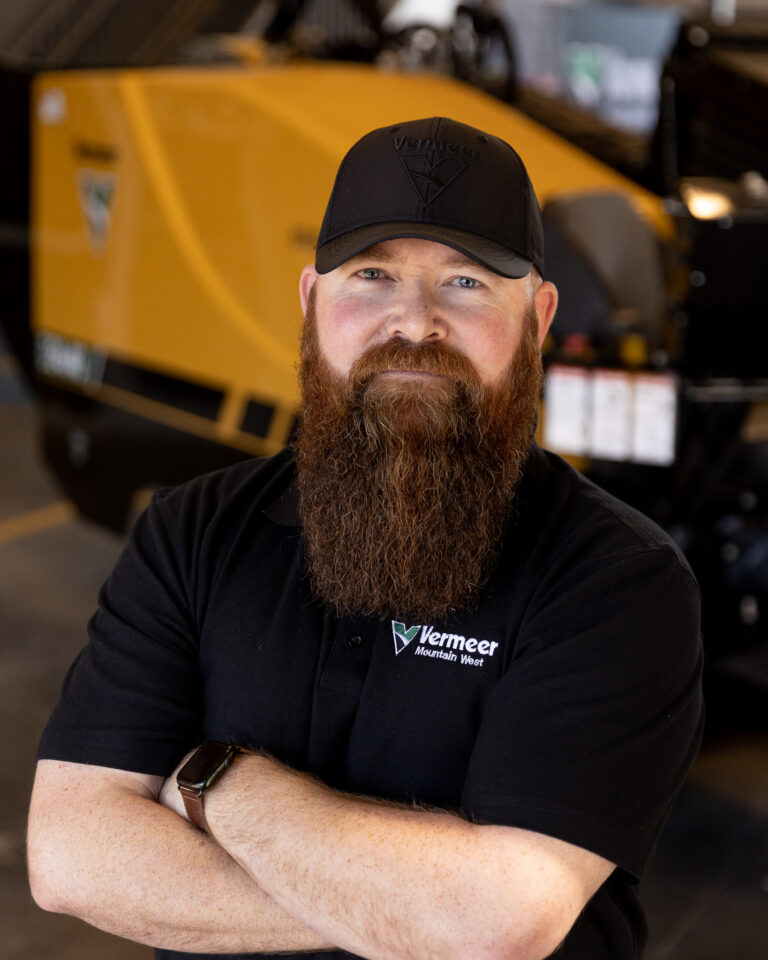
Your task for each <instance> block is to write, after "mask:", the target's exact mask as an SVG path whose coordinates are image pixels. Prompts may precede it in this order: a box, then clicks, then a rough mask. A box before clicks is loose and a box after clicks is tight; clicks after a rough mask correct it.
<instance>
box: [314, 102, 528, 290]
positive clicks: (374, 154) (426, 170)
mask: <svg viewBox="0 0 768 960" xmlns="http://www.w3.org/2000/svg"><path fill="white" fill-rule="evenodd" d="M397 237H420V238H423V239H425V240H437V241H438V242H439V243H445V244H447V245H448V246H449V247H453V248H454V249H456V250H459V251H460V252H461V253H463V254H465V256H468V257H470V258H471V259H472V260H476V261H477V262H478V263H481V264H483V265H484V266H486V267H488V268H489V269H491V270H493V271H494V272H496V273H499V274H501V275H502V276H503V277H511V278H519V277H525V276H527V275H528V273H529V272H530V270H531V266H534V267H536V269H537V270H538V271H539V273H543V267H544V231H543V229H542V225H541V211H540V210H539V204H538V201H537V200H536V194H535V193H534V192H533V187H532V185H531V181H530V179H529V177H528V173H527V172H526V169H525V166H524V164H523V161H522V160H521V159H520V157H519V156H518V154H517V153H516V152H515V151H514V150H513V149H512V147H510V145H509V144H508V143H506V142H505V141H504V140H501V139H500V138H499V137H495V136H493V135H492V134H490V133H483V131H482V130H477V129H476V128H475V127H470V126H468V125H467V124H464V123H458V122H457V121H456V120H450V119H448V118H446V117H430V118H428V119H426V120H409V121H407V122H405V123H398V124H393V125H392V126H388V127H381V128H380V129H378V130H373V131H372V132H371V133H368V134H366V135H365V136H364V137H363V138H362V139H361V140H358V141H357V143H356V144H355V145H354V146H353V147H352V148H351V149H350V151H349V152H348V153H347V155H346V156H345V157H344V159H343V160H342V162H341V166H340V167H339V171H338V173H337V174H336V182H335V183H334V186H333V191H332V192H331V198H330V200H329V201H328V207H327V208H326V211H325V217H324V218H323V224H322V226H321V228H320V234H319V236H318V238H317V247H316V251H315V269H316V270H317V272H318V273H328V272H329V271H331V270H335V269H336V267H338V266H340V265H341V264H342V263H344V262H345V261H346V260H349V258H350V257H353V256H355V254H357V253H360V252H361V251H363V250H365V249H366V248H367V247H370V246H372V245H373V244H375V243H380V242H381V241H383V240H394V239H395V238H397Z"/></svg>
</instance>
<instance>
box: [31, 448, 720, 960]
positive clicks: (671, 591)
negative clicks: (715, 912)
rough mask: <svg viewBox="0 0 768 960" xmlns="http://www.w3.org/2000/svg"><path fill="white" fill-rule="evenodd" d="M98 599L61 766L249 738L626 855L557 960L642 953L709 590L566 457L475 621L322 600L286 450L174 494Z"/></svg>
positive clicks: (307, 762)
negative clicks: (349, 613) (393, 613)
mask: <svg viewBox="0 0 768 960" xmlns="http://www.w3.org/2000/svg"><path fill="white" fill-rule="evenodd" d="M99 599H100V603H99V609H98V612H97V613H96V614H95V615H94V617H93V619H92V620H91V623H90V626H89V630H90V642H89V644H88V645H87V647H86V648H85V649H84V651H83V652H82V653H81V654H80V656H79V657H78V659H77V660H76V661H75V663H74V665H73V666H72V668H71V670H70V672H69V674H68V676H67V678H66V681H65V684H64V688H63V692H62V696H61V700H60V701H59V703H58V705H57V706H56V708H55V710H54V713H53V715H52V717H51V720H50V721H49V724H48V726H47V728H46V730H45V732H44V734H43V738H42V742H41V745H40V749H39V756H40V757H47V758H55V759H60V760H69V761H75V762H81V763H92V764H99V765H103V766H108V767H117V768H120V769H126V770H134V771H140V772H143V773H149V774H159V775H163V776H165V775H168V774H169V773H170V772H171V771H172V769H173V768H174V766H175V765H176V763H177V762H178V760H179V759H180V758H181V756H182V755H183V754H184V753H185V752H186V751H187V750H188V749H190V748H191V747H192V746H194V745H196V744H197V743H199V742H200V741H202V740H205V739H218V740H225V741H226V740H229V741H234V742H239V743H251V744H255V745H258V746H261V747H264V748H265V749H267V750H268V751H269V752H271V753H272V754H273V755H275V756H276V757H278V758H279V759H281V760H283V761H284V762H285V763H287V764H289V765H291V766H293V767H296V768H298V769H301V770H307V771H311V772H313V773H315V774H317V775H318V776H320V777H321V778H322V779H323V780H324V781H325V782H326V783H328V784H329V785H331V786H333V787H337V788H339V789H343V790H346V791H350V792H353V793H360V794H366V795H370V796H376V797H383V798H388V799H391V800H396V801H405V802H411V801H414V800H416V801H419V802H422V803H427V804H433V805H437V806H442V807H445V808H447V809H451V810H460V811H463V813H464V814H466V815H467V816H469V817H471V818H473V819H476V820H478V821H484V822H490V823H495V824H507V825H513V826H517V827H524V828H527V829H531V830H536V831H539V832H542V833H546V834H551V835H553V836H556V837H559V838H561V839H563V840H567V841H569V842H571V843H575V844H578V845H579V846H581V847H585V848H586V849H589V850H592V851H594V852H595V853H598V854H600V855H601V856H603V857H605V858H607V859H608V860H611V861H613V862H615V863H617V864H618V865H619V869H618V870H616V871H615V872H614V874H613V876H612V877H611V878H610V879H609V880H608V882H607V883H606V884H605V885H604V886H603V887H602V888H601V890H600V891H599V892H598V893H597V895H596V896H595V897H594V898H593V900H592V901H591V903H590V904H589V906H588V907H587V909H586V910H585V912H584V913H583V915H582V916H581V917H580V919H579V920H578V921H577V922H576V925H575V926H574V928H573V930H572V931H571V933H570V935H569V936H568V938H567V940H566V942H565V945H564V946H563V947H562V949H561V950H560V952H559V953H558V957H559V958H562V960H576V958H578V960H600V958H605V960H608V958H610V960H624V958H637V957H640V956H641V953H642V947H643V944H644V942H645V924H644V920H643V917H642V913H641V911H640V909H639V907H638V905H637V901H636V897H635V890H634V887H635V883H636V880H637V879H638V878H639V876H640V874H641V873H642V871H643V868H644V866H645V864H646V861H647V859H648V857H649V855H650V853H651V850H652V848H653V845H654V843H655V841H656V838H657V836H658V833H659V831H660V828H661V825H662V823H663V820H664V818H665V816H666V813H667V811H668V809H669V807H670V804H671V802H672V799H673V798H674V796H675V794H676V793H677V791H678V789H679V787H680V785H681V783H682V780H683V778H684V776H685V774H686V772H687V770H688V768H689V766H690V764H691V762H692V760H693V757H694V755H695V752H696V749H697V746H698V741H699V738H700V732H701V713H702V708H701V699H700V689H699V678H700V669H701V650H700V641H699V622H698V610H699V596H698V589H697V586H696V583H695V581H694V579H693V576H692V574H691V572H690V570H689V568H688V566H687V564H686V563H685V560H684V559H683V557H682V556H681V554H680V553H679V551H678V550H677V548H676V547H675V546H674V544H673V543H672V542H671V541H670V540H669V539H668V538H667V537H666V535H665V534H663V533H662V532H661V531H660V530H659V529H658V528H657V527H655V526H654V525H653V524H652V523H651V522H650V521H649V520H648V519H646V518H645V517H643V516H641V515H640V514H638V513H637V512H636V511H634V510H632V509H631V508H629V507H627V506H626V505H624V504H622V503H620V502H618V501H617V500H615V499H614V498H612V497H610V496H608V495H607V494H606V493H604V492H603V491H601V490H599V489H598V488H597V487H595V486H594V485H593V484H591V483H590V482H589V481H587V480H586V479H585V478H584V477H582V476H581V475H579V474H578V473H576V472H575V471H574V470H572V469H571V468H570V467H569V466H568V465H567V464H566V463H565V462H564V461H562V460H561V459H559V458H558V457H556V456H554V455H552V454H549V453H546V452H544V451H541V450H539V449H538V448H536V449H534V451H533V453H532V455H531V457H530V458H529V461H528V463H527V466H526V470H525V477H524V480H523V483H522V485H521V488H520V491H519V494H518V497H517V503H516V515H515V520H514V522H513V523H512V524H511V526H510V529H509V532H508V534H507V536H506V538H505V543H504V548H503V552H502V555H501V559H500V561H499V563H498V567H497V569H496V571H495V573H494V575H493V577H492V579H491V581H490V583H489V585H488V587H487V588H486V590H485V592H484V594H483V596H482V598H481V601H480V603H479V605H478V607H477V609H475V610H472V611H468V612H463V613H460V614H456V615H455V616H451V617H450V618H449V619H448V620H446V621H445V622H431V623H412V622H410V621H409V620H407V619H403V620H386V621H381V620H379V619H377V618H373V617H342V618H339V617H337V616H335V615H334V614H333V612H332V611H331V610H329V609H327V608H326V607H324V606H323V605H322V604H320V603H318V602H316V601H314V600H313V599H312V597H311V596H310V593H309V591H308V586H307V580H306V576H305V572H304V567H303V557H302V542H301V539H300V536H299V531H298V527H297V504H296V488H295V483H294V467H293V460H292V457H291V454H290V452H289V451H284V452H283V453H281V454H279V455H278V456H276V457H273V458H271V459H269V460H260V461H249V462H246V463H242V464H238V465H236V466H234V467H231V468H229V469H227V470H223V471H219V472H217V473H213V474H208V475H206V476H204V477H201V478H199V479H196V480H193V481H192V482H190V483H187V484H185V485H183V486H181V487H178V488H176V489H174V490H169V491H163V492H161V493H159V494H158V495H157V496H156V497H155V498H154V500H153V502H152V504H151V506H150V507H149V508H148V510H147V511H146V513H145V514H144V515H143V516H142V518H141V519H140V520H139V522H138V523H137V525H136V529H135V531H134V533H133V535H132V537H131V540H130V542H129V543H128V545H127V547H126V549H125V551H124V553H123V555H122V556H121V558H120V559H119V561H118V563H117V565H116V567H115V570H114V572H113V573H112V575H111V577H110V578H109V580H108V581H107V582H106V584H105V585H104V587H103V589H102V591H101V594H100V598H99ZM190 956H191V955H190V954H188V953H184V954H182V953H178V954H176V953H172V952H169V951H158V957H160V958H171V957H178V958H179V960H181V958H182V957H184V958H189V957H190ZM282 956H285V955H282ZM326 956H328V957H330V958H333V957H342V956H348V955H346V954H343V953H342V952H341V951H338V952H331V953H329V954H326Z"/></svg>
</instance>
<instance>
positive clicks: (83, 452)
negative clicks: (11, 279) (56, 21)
mask: <svg viewBox="0 0 768 960" xmlns="http://www.w3.org/2000/svg"><path fill="white" fill-rule="evenodd" d="M31 99H32V124H33V127H32V145H33V172H32V198H33V206H32V238H33V243H32V257H31V262H32V310H31V326H32V331H33V335H34V366H35V375H36V377H37V378H38V380H40V381H42V382H45V383H46V384H48V385H49V387H50V388H52V389H53V390H54V391H55V393H56V395H57V402H56V403H53V404H49V406H50V407H51V408H52V410H53V412H52V413H51V414H50V416H49V419H48V427H49V429H48V455H49V458H50V459H51V460H52V462H53V464H54V467H55V468H56V467H57V466H58V468H59V469H58V472H59V473H60V474H63V475H64V477H63V479H64V482H65V485H66V487H67V488H68V490H69V492H70V495H72V496H73V497H74V498H75V499H76V501H77V502H78V504H79V505H80V508H81V509H82V510H83V511H84V512H86V513H88V514H90V515H95V516H97V517H98V519H102V520H107V521H108V522H111V523H112V524H113V525H119V522H120V521H121V520H122V518H123V517H124V514H125V504H123V505H122V506H120V505H119V504H118V503H117V501H118V500H123V501H124V500H125V494H126V493H127V492H128V489H127V488H128V487H131V488H133V487H138V486H148V485H156V484H160V483H167V482H175V481H177V480H179V479H182V478H183V475H184V474H185V473H186V474H189V473H196V472H201V471H203V470H205V469H208V468H209V467H211V466H216V465H218V464H219V463H222V462H227V461H228V459H230V458H232V457H234V456H240V455H242V454H270V453H274V452H275V451H277V450H278V449H279V448H280V447H282V446H283V445H284V443H285V442H286V439H287V438H288V436H289V433H290V430H291V427H292V425H293V421H294V414H295V410H296V405H297V387H296V375H295V364H296V359H297V352H298V337H299V330H300V320H301V316H300V311H299V306H298V294H297V289H298V287H297V284H298V276H299V272H300V270H301V268H302V266H303V265H304V264H306V263H308V262H310V261H311V260H312V259H313V244H314V240H315V237H316V235H317V231H318V229H319V225H320V221H321V219H322V214H323V209H324V206H325V202H326V200H327V197H328V195H329V192H330V189H331V186H332V182H333V177H334V174H335V171H336V168H337V166H338V163H339V161H340V158H341V157H342V155H343V154H344V153H345V151H346V150H347V149H348V147H349V146H350V145H351V143H353V142H354V141H355V140H356V139H357V138H358V137H360V136H361V135H362V134H364V133H365V132H367V131H368V130H370V129H372V128H374V127H377V126H382V125H385V124H387V123H392V122H396V121H398V120H403V119H406V118H415V117H419V116H433V115H446V116H451V117H453V118H455V119H457V120H461V121H464V122H468V123H472V124H473V125H476V126H478V127H480V128H482V129H486V130H488V131H491V132H493V133H496V134H498V135H499V136H501V137H503V138H504V139H506V140H507V141H509V142H510V143H512V144H513V145H515V146H516V148H517V149H518V150H519V151H520V152H521V154H522V155H523V157H524V159H525V161H526V164H527V165H528V168H529V170H530V172H531V176H532V179H533V182H534V186H535V188H536V191H537V194H538V196H539V199H540V201H541V202H542V203H545V202H546V201H548V200H550V199H551V198H553V197H554V196H556V195H557V194H558V193H562V192H564V191H565V192H568V193H571V192H574V191H575V192H582V191H594V190H618V191H620V192H622V193H623V194H625V195H626V196H629V197H630V198H631V201H632V204H633V206H635V207H636V209H637V210H638V211H640V212H641V214H642V216H643V217H645V218H646V219H647V220H648V221H650V222H652V223H653V224H654V228H655V229H656V230H657V231H663V230H664V229H665V215H664V213H663V211H662V207H661V202H660V200H659V199H658V198H656V197H654V196H652V195H651V194H648V193H646V192H644V191H642V190H641V189H640V188H639V187H637V186H635V185H633V184H631V183H629V181H627V180H625V179H623V178H622V177H620V176H619V175H618V174H617V173H615V172H614V171H612V170H611V169H609V168H608V167H606V166H604V165H602V164H600V163H598V162H597V161H595V160H593V159H591V158H589V157H588V156H587V155H586V154H584V153H583V152H581V151H579V150H577V149H576V148H574V147H571V146H569V145H568V144H567V143H565V142H564V141H563V140H562V139H560V138H559V137H557V136H555V135H553V134H551V133H550V132H548V131H547V130H545V129H544V128H542V127H541V126H539V125H537V124H536V123H535V122H534V121H532V120H530V119H529V118H527V117H525V116H524V115H522V114H521V113H519V112H517V111H516V110H514V109H512V108H511V107H509V106H507V105H505V104H502V103H500V102H499V101H498V100H495V99H493V98H491V97H490V96H488V95H486V94H484V93H482V92H480V91H478V90H475V89H473V88H471V87H469V86H467V85H466V84H463V83H460V82H458V81H456V80H453V79H450V78H448V77H442V76H437V75H429V74H412V75H405V74H402V73H401V74H395V73H388V72H384V71H382V70H379V69H375V68H373V67H368V66H354V65H339V64H335V65H330V64H320V63H309V62H306V63H291V64H289V65H283V66H269V65H265V66H256V67H236V68H216V69H199V68H198V69H194V70H192V69H169V68H163V69H153V70H143V71H142V70H131V71H128V70H126V71H120V70H118V71H82V72H66V73H65V72H61V73H48V74H41V75H39V76H38V77H37V78H36V80H35V82H34V85H33V88H32V98H31ZM67 395H69V397H67ZM48 396H49V399H52V394H51V393H50V391H49V394H48ZM70 400H71V401H74V405H73V404H72V403H71V402H69V401H70ZM110 412H113V413H115V414H118V413H121V414H123V415H124V416H123V418H122V419H121V420H119V421H111V420H110V418H109V414H110ZM126 417H129V418H130V420H128V419H126ZM137 418H138V419H137ZM142 423H143V426H142ZM111 424H114V426H112V425H111ZM150 427H151V429H149V428H150ZM145 428H146V430H145ZM142 430H145V438H146V439H145V443H144V444H143V445H142V444H140V443H137V442H136V435H137V433H140V432H142ZM168 431H170V432H168ZM121 434H124V436H123V437H122V443H123V447H122V450H123V456H122V458H121V455H120V452H119V451H117V450H116V449H115V447H116V446H118V445H119V443H118V441H119V438H120V436H121ZM181 435H184V437H186V438H188V439H191V438H197V439H199V440H201V441H204V446H201V447H199V448H198V451H199V452H198V454H197V455H194V454H192V453H189V451H188V452H187V453H186V454H181V453H180V447H179V441H180V437H181ZM152 437H154V438H155V439H154V442H153V440H152ZM163 437H164V439H163ZM105 444H106V446H107V447H108V448H109V449H110V456H111V458H112V463H113V465H112V466H111V468H110V473H109V475H106V474H103V473H102V475H101V479H100V480H97V477H98V474H99V468H98V464H99V462H103V460H104V457H105V454H99V452H98V451H99V449H102V450H103V449H105ZM125 444H128V445H129V446H130V447H131V450H132V453H131V457H130V458H129V457H128V456H127V455H126V453H125V450H126V447H125ZM148 451H149V452H148ZM114 457H117V462H118V463H120V462H121V459H122V474H121V470H120V468H116V467H115V466H114V462H115V461H114ZM81 491H82V492H81ZM110 500H111V501H112V502H111V505H110V503H108V501H110Z"/></svg>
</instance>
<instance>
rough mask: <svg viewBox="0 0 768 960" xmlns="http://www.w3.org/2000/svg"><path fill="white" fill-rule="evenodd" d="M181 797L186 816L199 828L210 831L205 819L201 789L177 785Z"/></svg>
mask: <svg viewBox="0 0 768 960" xmlns="http://www.w3.org/2000/svg"><path fill="white" fill-rule="evenodd" d="M179 793H180V794H181V799H182V800H183V801H184V809H185V810H186V811H187V816H188V817H189V819H190V820H191V821H192V823H194V825H195V826H196V827H198V828H199V829H200V830H205V832H206V833H210V832H211V831H210V829H209V828H208V821H207V820H206V819H205V808H204V806H203V791H202V790H192V789H191V788H190V787H179Z"/></svg>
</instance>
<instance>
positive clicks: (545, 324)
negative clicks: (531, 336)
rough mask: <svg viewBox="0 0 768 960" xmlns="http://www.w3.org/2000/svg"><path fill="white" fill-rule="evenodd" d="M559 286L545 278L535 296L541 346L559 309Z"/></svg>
mask: <svg viewBox="0 0 768 960" xmlns="http://www.w3.org/2000/svg"><path fill="white" fill-rule="evenodd" d="M557 300H558V293H557V287H556V286H555V285H554V283H551V282H550V281H549V280H544V281H543V283H542V284H541V285H540V286H539V289H538V290H537V291H536V293H535V294H534V296H533V305H534V306H535V308H536V316H537V317H538V318H539V346H541V345H542V344H543V343H544V340H545V339H546V336H547V333H548V332H549V328H550V327H551V326H552V321H553V320H554V319H555V311H556V310H557Z"/></svg>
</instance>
